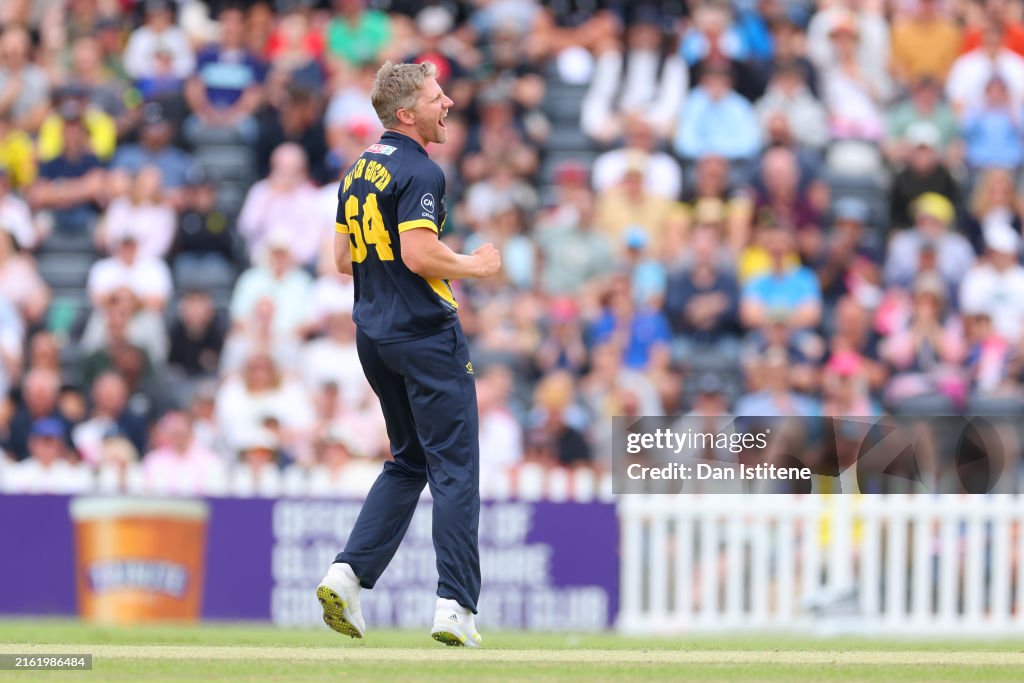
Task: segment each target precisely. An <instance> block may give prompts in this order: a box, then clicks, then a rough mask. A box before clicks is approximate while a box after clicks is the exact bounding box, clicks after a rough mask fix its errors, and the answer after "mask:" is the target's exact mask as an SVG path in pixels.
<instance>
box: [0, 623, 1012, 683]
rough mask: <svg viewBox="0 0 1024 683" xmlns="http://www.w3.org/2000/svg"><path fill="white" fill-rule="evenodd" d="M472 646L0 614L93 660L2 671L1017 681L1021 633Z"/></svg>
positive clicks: (590, 681)
mask: <svg viewBox="0 0 1024 683" xmlns="http://www.w3.org/2000/svg"><path fill="white" fill-rule="evenodd" d="M484 638H485V641H484V642H485V645H486V647H485V648H483V649H480V650H466V649H463V648H446V647H444V646H443V645H440V644H438V643H435V642H433V641H431V640H430V639H429V637H428V636H427V635H426V634H424V633H420V632H411V631H385V632H372V633H371V634H370V637H369V638H368V639H367V640H365V641H362V642H360V641H352V640H349V639H348V638H343V637H341V636H338V635H337V634H334V633H332V632H330V631H328V630H326V629H324V630H322V631H319V630H317V631H293V630H278V629H275V628H272V627H269V626H249V625H236V624H227V625H210V624H207V625H203V626H159V627H157V626H152V627H134V628H103V627H98V626H90V625H85V624H80V623H77V622H73V621H45V620H4V621H0V654H13V653H26V654H31V653H35V654H60V653H64V654H87V653H92V654H93V655H94V657H93V670H92V671H91V672H65V671H49V672H47V671H33V672H25V671H20V672H10V671H0V681H3V682H6V681H18V682H24V681H51V680H54V681H55V680H60V681H78V680H81V681H89V683H97V682H99V681H124V682H126V683H127V682H136V681H138V682H140V683H150V682H152V681H175V682H178V681H208V682H210V683H213V682H214V681H216V682H217V683H219V682H220V681H228V682H234V681H288V682H291V681H326V680H331V681H336V680H345V681H369V682H376V681H402V682H403V683H414V682H415V683H419V682H420V681H445V682H446V683H452V682H454V681H471V682H473V683H484V682H490V681H494V682H499V681H500V682H502V683H504V682H510V681H530V682H531V683H542V682H545V681H557V682H562V681H580V682H586V683H595V682H599V681H609V680H615V681H616V682H620V681H679V680H695V681H742V682H743V683H749V682H751V681H794V680H813V681H879V682H882V681H885V682H889V681H928V682H929V683H933V682H939V681H972V682H973V683H983V682H987V681H1024V640H1021V641H1000V642H981V641H969V642H967V643H960V644H952V643H949V642H945V643H940V642H896V641H892V640H886V641H875V640H863V639H847V638H844V639H835V640H832V639H813V640H804V639H797V638H793V637H766V636H756V637H752V636H717V637H708V636H696V637H685V638H676V639H663V638H657V639H655V638H644V639H634V638H621V637H617V636H615V635H611V634H600V635H580V636H567V635H543V634H522V633H485V634H484Z"/></svg>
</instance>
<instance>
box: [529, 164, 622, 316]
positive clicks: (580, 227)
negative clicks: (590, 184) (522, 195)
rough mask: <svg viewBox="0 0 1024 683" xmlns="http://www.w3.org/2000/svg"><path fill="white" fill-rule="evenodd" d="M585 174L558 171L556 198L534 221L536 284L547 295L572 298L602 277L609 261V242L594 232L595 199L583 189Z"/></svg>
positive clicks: (565, 170) (574, 171)
mask: <svg viewBox="0 0 1024 683" xmlns="http://www.w3.org/2000/svg"><path fill="white" fill-rule="evenodd" d="M585 174H586V171H584V170H583V169H582V168H574V167H565V168H562V169H560V170H559V171H558V172H557V173H556V181H557V182H558V188H559V189H558V193H559V197H558V199H557V200H556V203H555V205H554V206H552V207H550V208H548V209H546V210H542V211H541V212H540V213H539V214H538V216H537V217H536V220H535V224H534V235H535V236H538V238H537V243H538V244H537V246H538V249H539V250H540V251H539V253H540V273H539V274H538V275H539V284H540V286H541V289H542V291H543V292H544V293H545V294H548V295H552V296H559V295H569V294H575V293H576V292H578V291H579V290H580V288H581V287H582V286H583V284H584V283H585V282H587V281H589V280H592V279H594V278H595V277H598V276H600V275H602V274H603V273H605V272H606V267H607V264H608V263H609V262H610V261H611V259H612V246H611V240H609V239H608V238H607V237H606V236H605V235H604V234H602V233H601V231H600V230H598V229H597V222H596V217H595V214H594V196H593V194H592V193H591V192H590V190H589V188H587V187H586V185H585V179H586V175H585Z"/></svg>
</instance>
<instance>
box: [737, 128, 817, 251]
mask: <svg viewBox="0 0 1024 683" xmlns="http://www.w3.org/2000/svg"><path fill="white" fill-rule="evenodd" d="M757 180H758V182H756V183H755V187H756V196H755V198H754V215H755V217H756V218H755V220H756V221H757V222H758V223H761V222H766V221H767V222H771V223H774V224H776V225H781V226H786V227H789V228H790V229H792V230H795V231H797V232H798V233H799V235H798V236H803V235H805V234H808V233H814V232H819V231H820V228H821V207H820V206H819V205H820V203H821V199H820V195H821V194H827V190H826V191H825V192H824V193H823V192H822V190H823V188H822V187H821V185H822V183H821V181H820V180H818V179H816V178H812V179H810V180H809V182H806V183H801V177H800V164H799V160H798V158H797V156H796V154H795V153H794V152H793V150H791V149H788V148H786V147H772V148H770V149H767V150H765V153H764V155H763V156H762V157H761V162H760V165H759V178H758V179H757ZM758 186H759V187H758Z"/></svg>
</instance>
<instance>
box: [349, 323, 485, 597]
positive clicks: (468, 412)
mask: <svg viewBox="0 0 1024 683" xmlns="http://www.w3.org/2000/svg"><path fill="white" fill-rule="evenodd" d="M356 348H357V349H358V351H359V360H360V362H361V363H362V366H363V371H364V372H365V373H366V378H367V379H368V380H369V382H370V386H371V387H373V390H374V392H376V394H377V396H378V397H379V398H380V405H381V408H382V410H383V411H384V419H385V421H386V422H387V429H388V437H389V439H390V441H391V453H392V455H393V457H394V460H393V461H389V462H387V463H385V464H384V470H383V471H382V472H381V474H380V476H379V477H377V480H376V481H375V482H374V484H373V487H372V488H371V489H370V493H369V494H368V495H367V497H366V501H365V502H364V503H363V508H362V510H361V511H360V513H359V517H358V518H357V519H356V524H355V527H354V528H353V529H352V533H351V534H350V535H349V538H348V543H346V545H345V550H344V551H343V552H341V553H340V554H339V555H338V556H337V558H336V559H335V562H345V563H348V564H349V566H351V567H352V570H353V571H354V572H355V574H356V576H358V577H359V581H360V583H361V585H362V586H363V587H364V588H373V586H374V584H375V583H376V582H377V579H378V578H380V576H381V574H383V573H384V570H385V569H386V568H387V566H388V563H390V562H391V558H393V557H394V556H395V551H397V550H398V546H399V544H400V543H401V542H402V538H403V537H404V536H405V532H406V530H407V529H408V528H409V523H410V522H411V521H412V515H413V512H415V510H416V504H417V502H418V501H419V498H420V494H421V493H422V492H423V486H424V485H425V484H429V486H430V495H431V496H432V498H433V501H434V511H433V537H434V552H435V553H436V555H437V573H438V584H437V595H438V597H441V598H449V599H452V600H455V601H456V602H458V603H459V604H460V605H462V606H463V607H467V608H469V609H471V610H473V612H476V609H477V599H478V598H479V597H480V554H479V549H478V547H477V535H478V526H479V518H480V442H479V421H478V417H477V403H476V383H475V381H474V377H473V366H472V364H471V363H470V360H469V347H468V345H467V344H466V337H465V335H463V333H462V326H461V325H460V324H459V323H458V322H456V324H455V325H454V326H452V327H450V328H448V329H445V330H443V331H441V332H439V333H437V334H434V335H431V336H429V337H424V338H421V339H415V340H411V341H403V342H394V343H390V344H378V343H376V342H374V341H373V340H372V339H370V338H369V337H367V336H366V335H365V334H363V333H362V332H361V331H360V332H358V334H357V337H356Z"/></svg>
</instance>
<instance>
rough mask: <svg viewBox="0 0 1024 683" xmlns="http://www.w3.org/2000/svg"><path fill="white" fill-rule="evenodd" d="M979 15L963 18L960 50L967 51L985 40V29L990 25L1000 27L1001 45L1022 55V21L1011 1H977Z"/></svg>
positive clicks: (1023, 33)
mask: <svg viewBox="0 0 1024 683" xmlns="http://www.w3.org/2000/svg"><path fill="white" fill-rule="evenodd" d="M979 5H980V6H979V7H978V9H979V10H980V12H979V15H975V16H973V17H972V16H971V15H970V14H968V15H967V16H966V17H964V18H965V24H966V25H965V26H964V35H963V41H962V43H961V45H960V49H961V51H962V52H969V51H971V50H973V49H975V48H977V47H979V46H980V45H982V44H983V43H984V41H985V29H986V28H987V27H988V26H990V25H992V26H997V27H999V29H1000V32H1001V36H1002V41H1003V46H1004V47H1006V49H1008V50H1011V51H1013V52H1015V53H1017V54H1019V55H1024V23H1022V22H1021V19H1020V16H1019V14H1018V12H1017V10H1018V8H1017V7H1014V5H1013V3H1007V2H1000V1H999V0H988V1H986V2H982V3H979Z"/></svg>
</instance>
